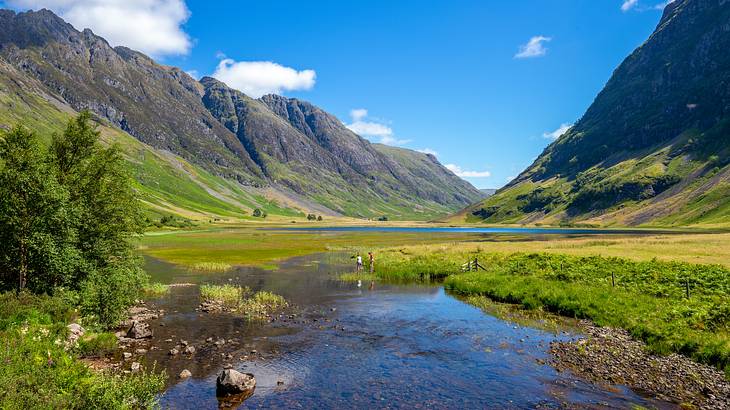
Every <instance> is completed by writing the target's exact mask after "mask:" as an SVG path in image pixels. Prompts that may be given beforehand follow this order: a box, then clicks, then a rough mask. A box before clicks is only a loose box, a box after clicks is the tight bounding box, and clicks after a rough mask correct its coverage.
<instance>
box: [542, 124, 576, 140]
mask: <svg viewBox="0 0 730 410" xmlns="http://www.w3.org/2000/svg"><path fill="white" fill-rule="evenodd" d="M572 126H573V124H560V127H558V129H556V130H555V131H551V132H543V133H542V136H543V137H545V138H549V139H551V140H556V139H558V138H560V136H561V135H563V134H565V133H566V132H568V130H569V129H570V127H572Z"/></svg>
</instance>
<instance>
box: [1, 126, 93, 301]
mask: <svg viewBox="0 0 730 410" xmlns="http://www.w3.org/2000/svg"><path fill="white" fill-rule="evenodd" d="M39 146H40V144H39V143H38V141H37V139H36V137H35V135H33V134H32V133H31V132H29V131H27V130H26V129H24V128H22V127H16V128H14V129H13V130H11V131H10V132H8V133H6V134H5V135H4V136H3V137H0V164H2V168H0V286H2V288H3V289H12V288H16V289H18V290H19V291H22V290H24V289H26V287H29V288H30V290H32V291H35V292H47V291H50V290H52V288H53V287H55V286H59V285H62V284H63V282H64V278H65V277H66V276H67V275H68V274H69V273H70V271H71V270H73V268H74V267H76V266H78V264H79V255H78V252H77V250H76V249H75V248H74V247H73V246H72V245H73V242H75V239H76V238H75V237H74V230H73V229H72V228H71V220H72V218H71V215H70V214H69V212H68V210H67V205H68V193H67V192H66V190H65V189H64V188H63V187H62V186H60V185H59V184H58V183H57V182H56V180H55V179H54V178H53V177H50V178H49V173H50V171H49V169H48V166H47V165H46V164H45V163H44V161H43V154H42V152H41V151H40V149H39Z"/></svg>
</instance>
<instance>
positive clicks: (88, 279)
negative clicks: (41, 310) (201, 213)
mask: <svg viewBox="0 0 730 410" xmlns="http://www.w3.org/2000/svg"><path fill="white" fill-rule="evenodd" d="M41 147H42V144H41V142H40V141H39V140H38V138H37V137H36V136H35V135H34V134H33V133H32V132H30V131H28V130H27V129H25V128H23V127H22V126H17V127H15V128H13V129H12V130H11V131H9V132H7V133H5V135H2V136H0V289H1V290H10V289H17V290H18V291H23V290H28V291H31V292H35V293H49V294H52V293H54V292H55V291H56V290H57V289H59V288H65V289H69V290H71V291H73V292H75V293H76V295H78V296H80V299H79V300H80V303H81V306H82V308H84V309H85V310H87V312H88V313H92V314H94V315H96V316H97V318H98V320H99V321H100V322H101V323H103V324H107V325H110V324H112V323H113V322H115V321H116V320H118V319H119V317H120V314H121V313H122V312H123V307H124V306H127V305H129V304H131V303H132V302H133V301H134V299H135V298H136V297H137V295H138V292H139V290H140V288H141V286H142V284H143V282H144V280H145V275H144V272H143V271H142V270H141V269H140V267H139V263H138V260H137V258H136V256H135V254H134V247H133V244H132V239H133V238H134V237H135V235H136V234H139V233H141V232H142V227H143V225H144V224H143V218H142V214H141V209H140V206H139V202H138V201H137V199H136V195H135V192H134V190H133V189H132V186H131V184H130V178H129V176H128V175H127V172H126V170H125V168H124V161H123V158H122V156H121V153H120V152H119V150H118V149H117V148H116V147H114V146H112V147H108V148H106V147H103V146H101V144H100V143H99V132H98V131H97V130H96V127H95V126H94V125H92V123H91V121H90V114H89V113H88V112H83V113H81V114H80V115H79V116H78V117H77V118H75V119H73V120H71V121H69V123H68V126H67V128H66V130H65V131H64V132H63V133H62V134H60V135H54V136H53V137H52V140H51V144H50V147H49V148H48V149H47V150H44V149H42V148H41Z"/></svg>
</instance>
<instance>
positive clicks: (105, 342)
mask: <svg viewBox="0 0 730 410" xmlns="http://www.w3.org/2000/svg"><path fill="white" fill-rule="evenodd" d="M78 344H79V345H78V347H77V351H78V352H79V354H80V355H82V356H103V355H105V354H108V353H111V352H113V351H114V350H115V349H116V348H117V337H116V336H115V335H114V334H113V333H109V332H104V333H91V334H85V335H84V336H83V337H82V338H81V339H79V340H78Z"/></svg>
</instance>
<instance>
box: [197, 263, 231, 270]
mask: <svg viewBox="0 0 730 410" xmlns="http://www.w3.org/2000/svg"><path fill="white" fill-rule="evenodd" d="M231 268H232V266H231V265H230V264H227V263H222V262H198V263H195V264H193V265H192V266H191V267H190V269H191V270H194V271H198V272H227V271H229V270H230V269H231Z"/></svg>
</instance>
